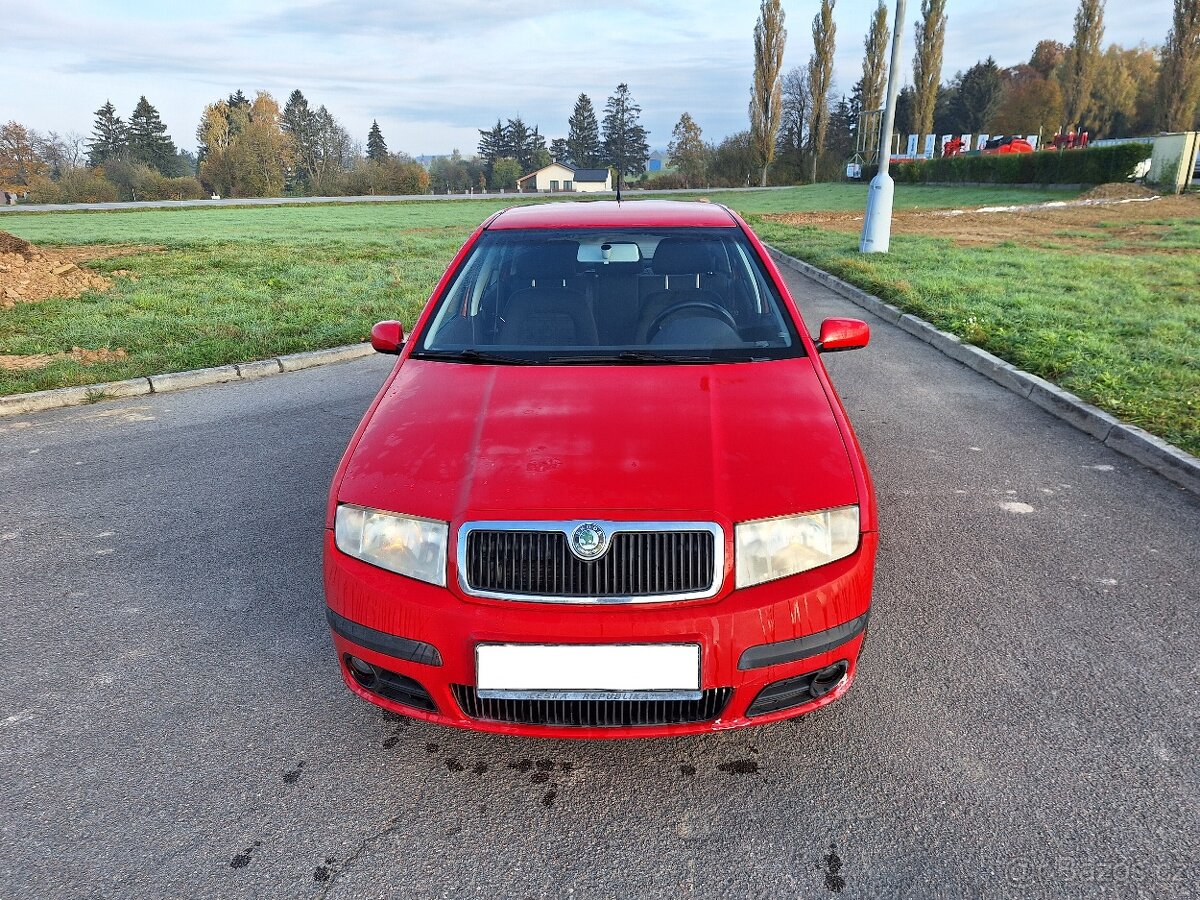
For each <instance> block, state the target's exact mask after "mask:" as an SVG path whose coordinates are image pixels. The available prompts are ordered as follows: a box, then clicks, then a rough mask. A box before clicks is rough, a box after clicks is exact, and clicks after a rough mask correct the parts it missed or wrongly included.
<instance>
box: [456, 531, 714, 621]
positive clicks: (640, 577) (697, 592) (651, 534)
mask: <svg viewBox="0 0 1200 900" xmlns="http://www.w3.org/2000/svg"><path fill="white" fill-rule="evenodd" d="M587 523H593V524H597V525H600V526H601V527H602V528H604V530H605V531H606V532H607V533H608V535H609V547H608V550H607V552H606V553H605V554H604V555H603V556H601V557H600V558H599V559H597V560H593V561H591V562H590V563H584V562H582V561H579V560H576V558H575V557H574V556H573V555H572V553H571V551H570V549H569V548H568V545H567V542H568V541H569V540H570V535H571V534H572V532H574V530H575V529H576V528H578V527H579V526H581V525H584V524H587ZM475 532H493V533H498V534H503V535H512V536H515V535H517V534H521V533H524V534H526V535H527V536H528V537H527V539H526V540H527V545H528V546H533V545H538V549H539V551H540V552H543V553H548V554H550V563H549V566H550V569H551V571H550V580H551V581H552V582H554V583H555V584H557V585H559V586H561V585H562V584H563V582H564V580H566V579H567V578H568V577H569V574H570V573H567V572H565V571H560V569H561V568H563V566H562V563H566V565H567V566H570V567H574V568H575V569H576V570H578V569H579V568H580V567H582V566H589V565H590V566H593V567H595V568H591V569H588V570H587V572H586V574H585V575H584V578H583V580H584V582H585V584H584V585H583V587H584V588H585V590H583V591H582V592H579V591H576V592H563V593H553V592H536V591H530V592H522V591H518V590H513V589H493V588H489V587H488V586H486V585H485V586H481V587H476V586H475V585H473V584H472V583H471V572H472V568H471V560H470V558H469V552H468V551H469V546H470V544H471V540H470V538H471V535H472V534H473V533H475ZM622 535H626V536H628V537H624V538H621V537H620V536H622ZM678 535H689V536H693V537H690V538H689V539H685V540H684V541H683V542H682V543H692V544H693V549H694V548H695V547H699V546H700V545H701V544H704V545H707V544H709V543H710V541H711V547H710V548H709V547H705V548H704V551H703V552H705V553H707V554H709V555H710V558H711V570H708V565H704V566H703V569H704V570H700V569H698V568H697V566H698V565H699V564H698V563H697V560H696V559H695V558H694V556H692V555H691V554H684V553H681V552H675V553H669V552H667V546H668V545H669V544H671V543H672V541H671V536H678ZM706 536H707V537H708V538H709V539H710V541H709V540H705V539H704V538H705V537H706ZM482 537H483V536H482V535H481V538H482ZM555 541H561V550H559V548H557V547H554V546H552V544H553V543H554V542H555ZM627 542H628V543H629V544H630V547H629V556H630V559H629V560H628V562H629V563H630V565H629V567H627V568H625V569H624V570H621V569H620V567H617V569H616V570H614V563H615V560H610V559H609V558H610V557H611V555H612V554H613V553H614V549H615V550H616V552H617V553H618V554H620V553H622V552H625V545H626V543H627ZM674 543H676V544H680V543H681V542H680V541H675V542H674ZM675 549H676V550H678V549H679V548H678V547H676V548H675ZM455 556H456V561H457V564H458V584H459V587H461V588H462V590H463V592H464V593H466V594H468V595H470V596H472V597H486V598H491V599H495V600H515V601H521V602H525V603H571V604H629V603H671V602H675V603H677V602H680V601H684V600H703V599H706V598H708V597H713V596H716V594H717V591H719V590H720V588H721V583H722V581H723V580H724V576H725V532H724V530H723V529H722V528H721V526H720V525H717V524H716V523H714V522H625V521H620V522H614V521H610V520H606V519H576V520H572V521H561V520H560V521H537V522H533V521H529V522H526V521H490V522H489V521H477V522H465V523H464V524H463V525H462V527H461V528H460V529H459V530H458V536H457V547H456V554H455ZM555 556H557V558H554V557H555ZM685 557H691V558H685ZM605 560H609V562H607V563H606V562H605ZM512 565H513V566H515V565H516V560H513V561H512ZM508 574H509V581H508V583H509V584H510V585H511V584H513V583H516V582H517V581H518V580H519V578H520V577H524V578H525V579H526V580H527V581H533V580H534V573H533V572H532V571H531V570H530V569H529V568H527V569H526V571H525V572H524V573H517V572H516V571H515V569H514V571H513V572H510V573H508ZM576 574H577V572H576ZM656 579H657V584H659V585H660V586H663V587H666V588H669V587H670V585H671V583H672V582H674V584H675V585H678V584H679V583H680V582H683V583H685V584H686V585H687V589H684V590H678V589H667V590H663V591H661V592H644V591H639V590H637V588H644V587H647V586H650V587H653V586H654V585H655V583H656Z"/></svg>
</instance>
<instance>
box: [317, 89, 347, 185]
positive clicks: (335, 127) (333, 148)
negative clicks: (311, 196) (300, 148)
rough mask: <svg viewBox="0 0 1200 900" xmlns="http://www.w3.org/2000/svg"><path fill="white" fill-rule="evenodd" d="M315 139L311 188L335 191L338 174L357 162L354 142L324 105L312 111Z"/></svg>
mask: <svg viewBox="0 0 1200 900" xmlns="http://www.w3.org/2000/svg"><path fill="white" fill-rule="evenodd" d="M313 133H314V135H315V138H316V145H315V153H314V154H313V162H312V165H313V168H312V181H311V185H310V187H311V189H312V191H313V192H315V193H316V194H318V195H322V196H324V195H328V194H333V193H335V192H336V184H337V179H338V177H339V176H340V175H341V174H342V173H343V172H345V171H346V170H348V169H349V168H350V166H351V165H352V164H353V162H354V156H355V152H354V141H353V139H352V138H351V137H350V133H349V132H348V131H346V129H345V128H343V127H342V125H341V123H340V122H338V120H337V119H335V118H334V117H333V114H332V113H330V112H329V110H328V109H326V108H325V106H324V104H322V105H321V106H320V107H318V108H317V111H316V112H315V113H314V114H313Z"/></svg>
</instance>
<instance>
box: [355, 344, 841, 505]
mask: <svg viewBox="0 0 1200 900" xmlns="http://www.w3.org/2000/svg"><path fill="white" fill-rule="evenodd" d="M338 499H339V501H341V502H347V503H355V504H361V505H363V506H369V507H375V508H378V509H387V510H392V511H394V512H403V513H408V514H411V515H417V516H425V517H429V518H434V519H442V520H447V521H455V522H462V521H466V520H470V519H474V518H482V519H503V518H514V519H536V518H568V519H581V518H604V517H606V516H607V517H609V518H615V519H622V518H626V519H627V518H653V519H666V518H671V517H680V518H684V519H693V518H705V519H711V520H714V521H718V522H726V523H728V522H737V521H744V520H747V519H758V518H766V517H770V516H779V515H786V514H788V513H796V512H806V511H810V510H815V509H822V508H827V507H834V506H843V505H847V504H851V503H856V502H858V497H857V494H856V490H855V483H854V476H853V472H852V469H851V466H850V461H849V457H848V451H847V449H846V445H845V441H844V439H843V436H842V434H841V431H840V430H839V428H838V425H837V422H836V420H835V419H834V416H833V412H832V410H831V409H830V404H829V399H828V398H827V397H826V395H825V392H824V391H823V390H822V388H821V384H820V382H819V380H818V378H817V375H816V372H815V371H814V369H813V364H812V361H811V360H810V359H807V358H798V359H788V360H776V361H770V362H759V363H739V364H723V365H711V366H704V365H633V366H588V365H583V366H494V365H471V364H461V363H448V362H440V361H431V360H417V359H409V360H406V361H405V362H404V363H403V365H402V366H401V368H400V371H399V372H398V373H397V375H396V378H395V379H394V380H393V381H392V383H391V385H390V386H389V387H388V389H387V392H386V394H385V396H384V397H383V398H382V400H381V401H380V403H379V405H378V407H377V408H376V409H375V412H374V415H373V416H372V417H371V420H370V422H369V423H368V425H367V427H366V429H365V430H364V431H363V433H362V435H361V438H360V440H359V442H358V444H357V446H356V447H355V448H354V451H353V454H352V456H351V458H350V460H349V462H348V464H347V466H346V469H345V473H344V477H343V479H342V482H341V484H340V486H339V488H338Z"/></svg>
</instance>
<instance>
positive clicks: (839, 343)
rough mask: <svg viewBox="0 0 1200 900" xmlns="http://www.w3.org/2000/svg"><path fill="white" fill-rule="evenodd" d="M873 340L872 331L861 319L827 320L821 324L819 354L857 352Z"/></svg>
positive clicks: (818, 342)
mask: <svg viewBox="0 0 1200 900" xmlns="http://www.w3.org/2000/svg"><path fill="white" fill-rule="evenodd" d="M870 340H871V329H870V326H868V325H867V323H866V322H863V321H860V320H859V319H826V320H825V321H824V322H822V323H821V337H820V338H819V339H818V340H817V352H818V353H837V352H838V351H841V350H857V349H859V348H860V347H865V346H867V344H868V343H869V342H870Z"/></svg>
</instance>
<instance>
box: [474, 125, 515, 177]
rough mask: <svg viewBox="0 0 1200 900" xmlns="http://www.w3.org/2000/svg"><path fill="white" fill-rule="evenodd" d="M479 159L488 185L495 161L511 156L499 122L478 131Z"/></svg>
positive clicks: (502, 126)
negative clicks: (481, 161)
mask: <svg viewBox="0 0 1200 900" xmlns="http://www.w3.org/2000/svg"><path fill="white" fill-rule="evenodd" d="M478 151H479V158H480V159H481V160H483V165H484V171H485V172H486V174H487V180H488V182H489V183H490V182H491V180H492V170H493V169H494V168H495V165H496V160H498V159H503V158H504V157H506V156H511V155H512V154H511V153H509V152H508V145H507V139H506V136H505V133H504V125H502V124H501V122H500V120H499V119H497V120H496V124H495V126H494V127H492V128H488V129H483V128H480V129H479V147H478Z"/></svg>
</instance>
